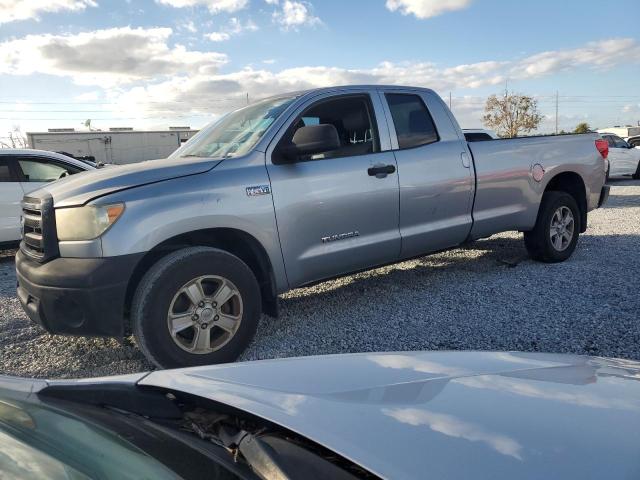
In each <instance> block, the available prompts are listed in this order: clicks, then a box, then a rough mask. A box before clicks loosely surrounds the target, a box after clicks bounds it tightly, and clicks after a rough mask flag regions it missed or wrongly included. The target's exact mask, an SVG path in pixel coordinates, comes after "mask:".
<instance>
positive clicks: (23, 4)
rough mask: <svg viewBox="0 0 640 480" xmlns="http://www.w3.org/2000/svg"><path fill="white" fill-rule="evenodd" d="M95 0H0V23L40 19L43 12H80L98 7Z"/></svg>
mask: <svg viewBox="0 0 640 480" xmlns="http://www.w3.org/2000/svg"><path fill="white" fill-rule="evenodd" d="M97 6H98V4H97V3H96V2H95V0H0V24H2V23H9V22H15V21H18V20H28V19H31V18H33V19H36V20H37V19H38V18H39V16H40V14H41V13H50V12H60V11H64V10H66V11H71V12H78V11H81V10H84V9H85V8H87V7H97Z"/></svg>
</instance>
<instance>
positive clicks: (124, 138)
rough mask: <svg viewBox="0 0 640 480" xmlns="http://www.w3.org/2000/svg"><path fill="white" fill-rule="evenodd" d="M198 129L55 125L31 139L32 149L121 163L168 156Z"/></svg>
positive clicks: (32, 134) (30, 146)
mask: <svg viewBox="0 0 640 480" xmlns="http://www.w3.org/2000/svg"><path fill="white" fill-rule="evenodd" d="M197 132H198V131H197V130H191V129H190V128H189V127H169V130H150V131H143V130H134V129H133V128H110V129H109V130H108V131H93V132H76V131H75V130H74V129H73V128H68V129H67V128H59V129H55V128H52V129H49V131H47V132H29V133H27V140H28V142H29V148H35V149H38V150H49V151H51V152H64V153H67V154H71V155H72V156H74V157H93V158H94V159H95V161H96V162H101V163H114V164H117V165H121V164H125V163H134V162H141V161H143V160H155V159H158V158H166V157H168V156H169V155H171V154H172V153H173V152H174V151H175V150H176V149H177V148H178V147H179V146H180V145H182V144H183V143H184V142H186V141H187V140H189V139H190V138H191V137H192V136H194V135H195V134H196V133H197Z"/></svg>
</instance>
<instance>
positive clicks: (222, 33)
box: [205, 17, 258, 42]
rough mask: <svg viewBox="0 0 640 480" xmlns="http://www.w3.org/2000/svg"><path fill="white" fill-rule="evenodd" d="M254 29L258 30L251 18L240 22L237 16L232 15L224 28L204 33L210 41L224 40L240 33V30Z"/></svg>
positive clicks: (251, 30) (250, 30)
mask: <svg viewBox="0 0 640 480" xmlns="http://www.w3.org/2000/svg"><path fill="white" fill-rule="evenodd" d="M256 30H258V26H257V25H256V24H255V23H253V22H252V21H251V20H248V21H247V22H245V23H242V22H241V21H240V20H239V19H238V18H236V17H233V18H232V19H231V20H229V24H228V25H227V26H226V27H225V28H223V29H221V30H219V31H217V32H213V33H209V34H207V35H205V37H207V38H208V39H209V40H211V41H212V42H224V41H226V40H229V39H230V38H231V37H235V36H236V35H240V34H241V33H242V32H255V31H256Z"/></svg>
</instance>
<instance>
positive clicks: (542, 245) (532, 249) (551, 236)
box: [524, 192, 581, 263]
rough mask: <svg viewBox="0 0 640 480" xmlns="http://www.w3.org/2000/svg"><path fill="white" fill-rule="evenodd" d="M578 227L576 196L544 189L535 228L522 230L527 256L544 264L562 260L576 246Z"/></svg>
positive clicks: (578, 214)
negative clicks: (528, 230) (526, 230)
mask: <svg viewBox="0 0 640 480" xmlns="http://www.w3.org/2000/svg"><path fill="white" fill-rule="evenodd" d="M580 227H581V225H580V210H579V209H578V204H577V203H576V201H575V199H574V198H573V197H572V196H571V195H569V194H568V193H564V192H546V193H545V194H544V195H543V196H542V202H541V204H540V211H539V212H538V219H537V220H536V225H535V227H534V228H533V230H531V231H530V232H524V243H525V246H526V247H527V251H528V252H529V256H530V257H531V258H533V259H534V260H538V261H540V262H546V263H556V262H563V261H565V260H566V259H567V258H569V257H570V256H571V254H572V253H573V251H574V250H575V248H576V244H577V243H578V236H579V234H580Z"/></svg>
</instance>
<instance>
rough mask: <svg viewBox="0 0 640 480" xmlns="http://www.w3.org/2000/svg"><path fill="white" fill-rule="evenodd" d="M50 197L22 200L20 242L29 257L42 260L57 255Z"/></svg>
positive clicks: (21, 247)
mask: <svg viewBox="0 0 640 480" xmlns="http://www.w3.org/2000/svg"><path fill="white" fill-rule="evenodd" d="M55 222H56V221H55V216H54V212H53V199H52V198H51V197H45V198H33V197H24V198H23V200H22V243H21V244H20V249H21V250H22V251H23V252H24V253H25V254H26V255H28V256H29V257H31V258H33V259H35V260H38V261H40V262H44V261H46V260H49V259H50V258H52V257H54V256H57V255H58V242H57V238H56V223H55Z"/></svg>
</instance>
